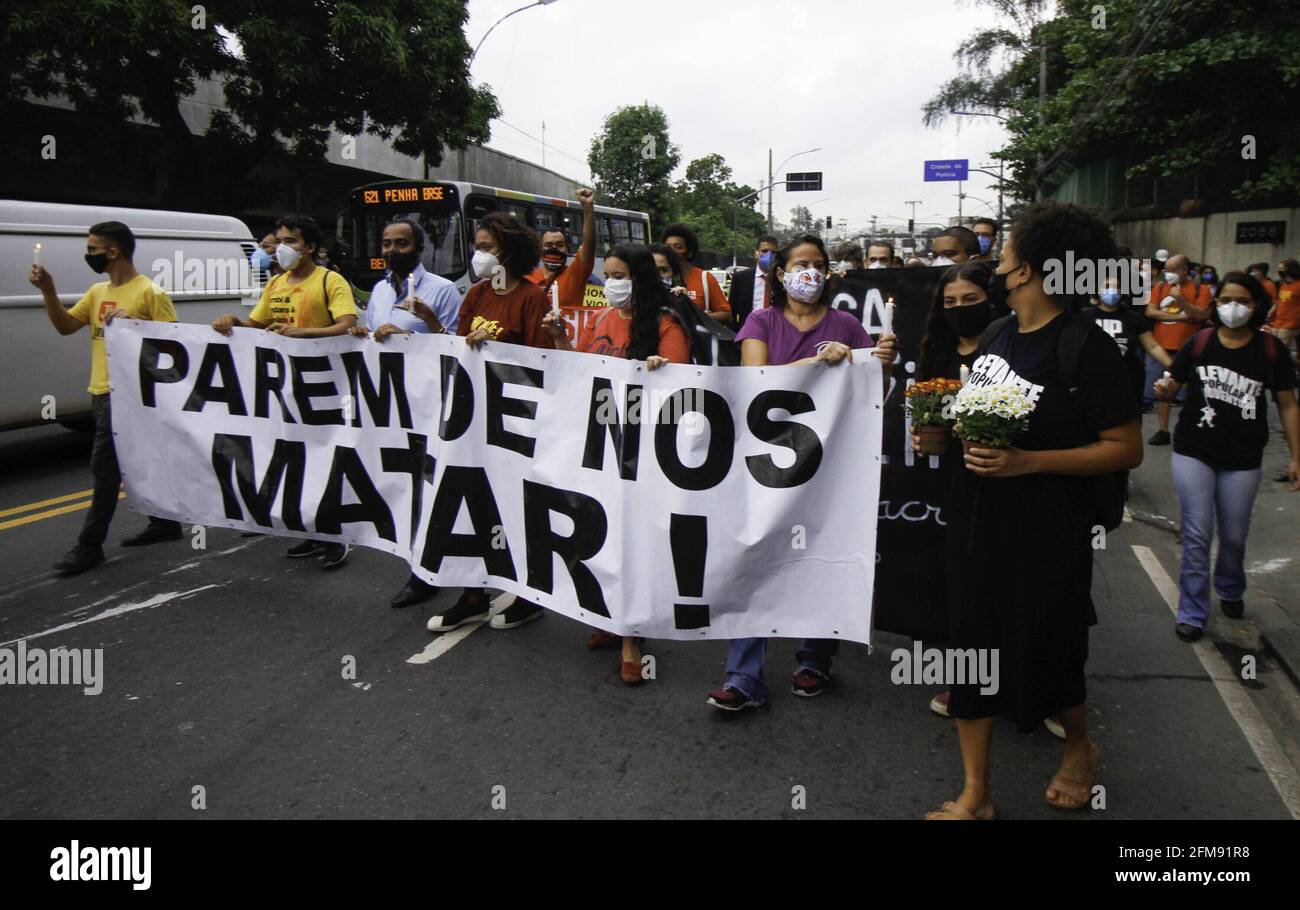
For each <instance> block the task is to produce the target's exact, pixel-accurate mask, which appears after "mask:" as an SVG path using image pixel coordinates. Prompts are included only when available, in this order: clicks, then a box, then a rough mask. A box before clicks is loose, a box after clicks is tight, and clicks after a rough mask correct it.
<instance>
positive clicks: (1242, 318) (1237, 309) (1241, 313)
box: [1215, 303, 1250, 329]
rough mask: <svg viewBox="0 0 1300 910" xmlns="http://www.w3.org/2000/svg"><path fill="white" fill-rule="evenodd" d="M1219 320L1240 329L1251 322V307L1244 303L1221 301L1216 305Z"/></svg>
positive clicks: (1230, 326) (1231, 327)
mask: <svg viewBox="0 0 1300 910" xmlns="http://www.w3.org/2000/svg"><path fill="white" fill-rule="evenodd" d="M1215 309H1217V310H1218V311H1219V321H1220V322H1222V323H1223V324H1224V325H1225V326H1227V327H1228V328H1230V329H1239V328H1241V327H1242V326H1243V325H1245V324H1246V323H1247V322H1250V307H1248V306H1246V304H1244V303H1221V304H1219V305H1218V306H1217V307H1215Z"/></svg>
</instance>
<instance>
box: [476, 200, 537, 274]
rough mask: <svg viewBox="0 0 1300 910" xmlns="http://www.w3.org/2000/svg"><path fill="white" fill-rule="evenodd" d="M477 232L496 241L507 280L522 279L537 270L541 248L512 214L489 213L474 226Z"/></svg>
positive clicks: (526, 227) (525, 227)
mask: <svg viewBox="0 0 1300 910" xmlns="http://www.w3.org/2000/svg"><path fill="white" fill-rule="evenodd" d="M478 230H479V231H487V232H488V233H489V234H491V235H492V239H493V240H495V241H496V242H497V246H498V247H499V248H500V249H501V253H500V255H499V256H497V259H498V260H499V261H500V263H501V267H502V268H504V269H505V270H506V274H507V275H509V276H510V277H511V278H516V279H522V278H523V277H524V276H525V275H527V274H528V273H529V272H531V271H532V270H533V269H535V268H537V261H538V260H539V259H541V258H542V246H541V244H540V243H539V242H538V240H537V234H536V233H534V231H533V229H532V228H530V227H529V226H528V225H526V224H524V223H523V222H522V221H520V220H519V219H518V218H516V217H515V216H514V215H507V214H506V213H505V212H489V213H488V214H486V215H484V216H483V218H482V219H481V220H480V221H479V223H478Z"/></svg>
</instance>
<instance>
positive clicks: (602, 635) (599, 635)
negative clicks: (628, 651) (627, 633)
mask: <svg viewBox="0 0 1300 910" xmlns="http://www.w3.org/2000/svg"><path fill="white" fill-rule="evenodd" d="M622 641H623V636H621V635H615V634H614V633H613V632H605V631H603V630H601V629H597V630H596V631H595V632H592V633H591V637H590V638H588V639H587V647H588V648H590V649H591V650H593V651H595V650H596V649H597V648H612V647H614V645H616V644H621V643H622Z"/></svg>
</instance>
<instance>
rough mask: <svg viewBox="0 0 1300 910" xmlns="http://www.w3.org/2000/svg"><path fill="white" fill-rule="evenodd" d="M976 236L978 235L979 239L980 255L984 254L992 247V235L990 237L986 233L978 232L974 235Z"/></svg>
mask: <svg viewBox="0 0 1300 910" xmlns="http://www.w3.org/2000/svg"><path fill="white" fill-rule="evenodd" d="M976 236H978V237H979V241H980V255H981V256H982V255H984V254H985V253H987V252H988V251H989V250H991V249H993V238H992V237H990V236H989V235H988V234H978V235H976Z"/></svg>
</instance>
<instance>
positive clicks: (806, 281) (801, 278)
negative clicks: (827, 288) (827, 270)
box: [781, 269, 826, 303]
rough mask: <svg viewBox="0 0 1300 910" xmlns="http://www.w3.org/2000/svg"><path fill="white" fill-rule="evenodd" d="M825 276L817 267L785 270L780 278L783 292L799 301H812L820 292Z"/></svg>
mask: <svg viewBox="0 0 1300 910" xmlns="http://www.w3.org/2000/svg"><path fill="white" fill-rule="evenodd" d="M825 283H826V276H825V275H823V274H822V273H821V272H819V271H818V270H817V269H804V270H803V271H801V272H786V273H785V277H784V278H782V279H781V284H783V285H784V286H785V292H786V293H787V294H789V295H790V296H791V297H792V298H793V299H795V300H797V301H799V302H800V303H812V302H813V301H814V300H816V299H817V298H818V297H820V296H821V294H822V286H823V285H824V284H825Z"/></svg>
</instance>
